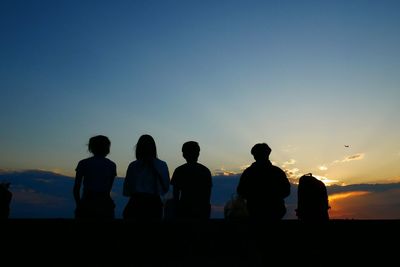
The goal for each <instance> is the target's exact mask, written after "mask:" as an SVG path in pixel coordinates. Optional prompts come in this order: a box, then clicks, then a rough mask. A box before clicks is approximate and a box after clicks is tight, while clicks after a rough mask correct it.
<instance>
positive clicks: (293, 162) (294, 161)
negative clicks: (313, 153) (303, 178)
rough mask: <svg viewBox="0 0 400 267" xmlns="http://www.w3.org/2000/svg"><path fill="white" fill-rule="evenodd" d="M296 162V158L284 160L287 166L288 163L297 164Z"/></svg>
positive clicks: (284, 164)
mask: <svg viewBox="0 0 400 267" xmlns="http://www.w3.org/2000/svg"><path fill="white" fill-rule="evenodd" d="M295 163H296V160H295V159H290V160H288V161H286V162H284V163H283V166H286V165H293V164H295Z"/></svg>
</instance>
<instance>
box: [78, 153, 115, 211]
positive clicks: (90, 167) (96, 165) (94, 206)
mask: <svg viewBox="0 0 400 267" xmlns="http://www.w3.org/2000/svg"><path fill="white" fill-rule="evenodd" d="M116 169H117V168H116V165H115V163H114V162H112V161H111V160H109V159H107V158H105V157H101V156H93V157H90V158H87V159H83V160H81V161H79V163H78V166H77V167H76V172H77V175H78V176H80V177H83V193H82V198H81V201H80V203H79V205H78V208H77V210H76V217H77V218H113V217H114V207H115V205H114V201H113V200H112V199H111V196H110V191H111V188H112V185H113V182H114V179H115V177H116V175H117V170H116Z"/></svg>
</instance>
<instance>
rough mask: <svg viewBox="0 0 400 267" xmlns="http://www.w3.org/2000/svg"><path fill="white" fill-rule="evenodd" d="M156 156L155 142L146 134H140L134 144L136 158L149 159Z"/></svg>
mask: <svg viewBox="0 0 400 267" xmlns="http://www.w3.org/2000/svg"><path fill="white" fill-rule="evenodd" d="M154 158H157V148H156V142H154V139H153V137H151V135H148V134H144V135H142V136H141V137H140V138H139V140H138V142H137V144H136V159H139V160H145V161H148V160H151V159H154Z"/></svg>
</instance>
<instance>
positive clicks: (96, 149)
mask: <svg viewBox="0 0 400 267" xmlns="http://www.w3.org/2000/svg"><path fill="white" fill-rule="evenodd" d="M110 146H111V142H110V139H108V137H107V136H104V135H96V136H93V137H91V138H90V139H89V144H88V147H89V152H91V153H92V154H93V155H95V156H103V157H105V156H107V155H108V153H110Z"/></svg>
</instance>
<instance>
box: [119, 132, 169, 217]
mask: <svg viewBox="0 0 400 267" xmlns="http://www.w3.org/2000/svg"><path fill="white" fill-rule="evenodd" d="M169 180H170V179H169V171H168V166H167V163H166V162H165V161H162V160H160V159H158V157H157V148H156V143H155V141H154V139H153V137H152V136H150V135H148V134H145V135H142V136H140V138H139V140H138V142H137V144H136V160H135V161H132V162H131V163H130V164H129V166H128V169H127V171H126V176H125V181H124V185H123V195H124V196H127V197H129V201H128V203H127V204H126V206H125V208H124V211H123V218H124V219H136V220H141V219H144V220H161V219H162V216H163V206H162V201H161V196H163V195H165V194H166V193H167V192H168V189H169V183H170V181H169Z"/></svg>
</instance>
